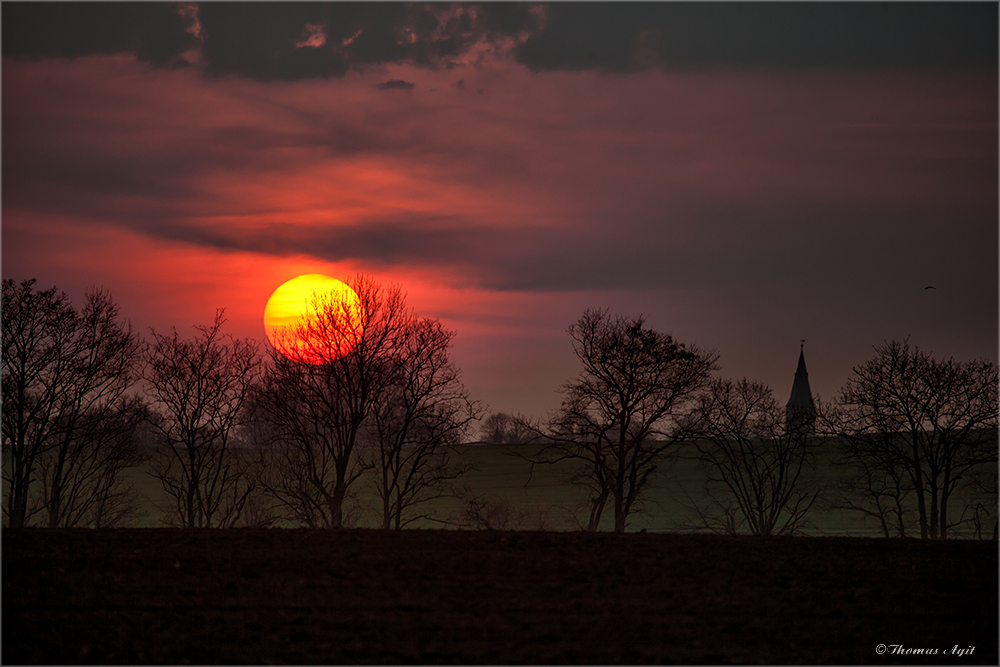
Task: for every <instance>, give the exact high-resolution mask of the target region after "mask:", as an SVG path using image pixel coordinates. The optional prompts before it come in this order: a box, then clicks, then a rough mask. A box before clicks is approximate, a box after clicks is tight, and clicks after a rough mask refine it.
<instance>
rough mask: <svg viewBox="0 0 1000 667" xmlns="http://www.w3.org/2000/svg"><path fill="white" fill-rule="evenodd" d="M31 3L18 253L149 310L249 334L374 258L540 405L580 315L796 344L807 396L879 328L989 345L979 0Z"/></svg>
mask: <svg viewBox="0 0 1000 667" xmlns="http://www.w3.org/2000/svg"><path fill="white" fill-rule="evenodd" d="M39 7H45V8H48V9H47V11H41V10H39V9H38V8H37V7H35V6H34V5H32V4H31V3H24V4H19V3H15V4H11V3H7V4H5V5H4V6H3V12H4V14H3V18H4V21H3V30H4V42H3V49H4V59H3V77H2V85H3V91H2V92H3V127H2V129H3V136H2V145H3V164H2V167H3V169H2V174H3V272H4V277H15V278H24V277H38V278H39V280H40V284H41V285H42V286H44V287H47V286H49V285H50V284H53V283H55V284H58V285H59V286H60V287H61V288H64V289H67V290H69V291H70V292H71V295H73V294H76V295H77V296H79V295H80V294H82V290H83V288H84V287H86V286H89V285H93V284H104V285H105V286H107V287H110V288H112V289H113V291H114V293H115V295H116V297H117V298H119V299H120V300H121V301H122V305H123V309H124V310H125V312H127V313H128V314H129V315H130V316H131V317H133V318H134V319H135V320H136V322H137V323H138V324H139V326H140V327H146V326H155V327H157V328H159V329H163V328H164V327H169V326H172V325H177V326H178V327H180V328H184V327H186V326H189V325H190V324H195V323H201V322H204V321H207V319H208V318H210V317H211V315H212V313H213V312H214V309H215V308H216V307H218V306H226V307H228V308H229V309H230V310H229V315H230V318H231V321H232V323H233V325H234V327H235V328H236V330H237V332H238V333H240V334H241V335H253V336H258V337H259V336H260V335H261V334H262V329H261V324H260V311H261V309H262V308H263V303H264V302H265V301H266V298H267V296H268V295H269V293H270V290H272V289H273V288H274V287H275V286H276V285H277V284H280V282H283V281H284V280H287V279H288V278H290V277H293V276H294V275H297V274H298V273H311V272H326V273H331V274H332V275H349V274H350V273H352V272H354V271H357V270H363V271H367V272H371V273H373V274H375V275H376V276H377V277H379V278H380V279H383V280H395V281H399V282H401V283H402V284H403V285H404V286H405V287H406V289H407V290H408V291H409V292H410V294H411V297H412V302H413V304H414V306H415V307H417V308H418V310H420V311H421V312H422V313H424V314H428V315H433V316H439V317H442V318H443V319H444V320H445V321H446V324H447V325H448V326H450V327H453V328H456V329H457V330H458V331H459V333H460V336H459V339H458V341H459V342H458V343H457V345H458V347H457V348H456V355H457V361H459V363H460V364H461V365H462V367H463V369H465V370H466V373H467V378H468V381H469V384H470V386H471V387H474V388H476V391H479V392H482V393H481V394H480V395H481V396H483V397H484V398H486V400H487V401H488V402H490V403H492V404H493V405H494V408H495V409H501V410H503V409H507V410H512V409H519V410H522V411H525V412H528V413H535V414H540V413H541V412H544V408H547V407H552V404H553V402H557V400H558V396H557V395H556V394H555V393H554V389H555V388H556V387H558V386H559V384H560V383H561V382H563V381H564V380H565V379H567V377H568V374H570V373H572V372H574V370H573V369H574V366H573V359H572V354H571V351H570V349H569V347H568V343H567V341H566V338H565V335H564V331H565V327H566V326H567V325H568V324H569V323H570V322H571V321H573V320H574V319H575V318H576V317H578V316H579V313H580V312H582V310H583V309H584V308H588V307H609V308H612V309H614V310H617V311H619V312H624V313H629V314H638V313H640V312H645V313H646V314H648V315H649V316H650V322H651V324H652V325H653V326H656V327H658V328H661V329H664V330H667V331H671V332H673V333H674V334H676V335H677V336H678V337H679V338H681V339H686V340H693V341H694V342H696V343H698V344H700V345H703V346H706V347H716V348H718V349H719V350H720V351H721V352H722V353H723V363H724V364H725V367H726V371H725V372H726V374H728V375H737V376H738V375H741V374H746V375H749V376H751V377H755V378H757V379H761V380H764V381H766V382H771V383H772V384H773V385H774V386H775V387H776V388H777V389H780V388H782V387H783V386H784V385H785V384H787V383H788V382H790V379H791V373H792V372H793V371H794V362H795V359H796V356H797V353H798V348H797V342H798V340H799V339H800V338H803V337H805V338H806V339H807V340H808V341H809V343H808V344H807V351H808V350H809V349H810V347H809V346H814V347H812V349H814V350H816V353H815V356H811V357H810V371H811V372H812V373H813V375H812V378H811V379H812V380H813V382H814V384H813V386H814V389H817V390H819V391H820V392H821V393H822V394H823V395H824V396H829V395H831V394H832V393H833V391H835V390H836V388H837V387H838V386H839V383H840V382H841V381H842V380H843V378H844V377H846V374H847V373H848V371H849V369H850V367H851V366H852V365H853V364H855V363H858V362H860V361H861V360H863V358H864V356H865V355H866V354H867V353H868V352H869V350H870V346H871V345H872V344H876V343H879V342H880V341H881V340H882V339H883V338H885V337H888V338H893V337H897V338H898V337H903V336H906V335H911V334H912V335H913V336H914V342H915V343H917V344H920V345H923V346H927V347H930V348H931V349H933V350H935V351H937V352H939V353H943V354H954V355H956V356H982V355H992V356H993V357H995V354H996V319H997V302H998V294H997V284H998V281H997V246H998V239H997V226H996V220H997V215H998V206H997V200H998V187H997V183H998V168H997V144H998V132H997V116H998V108H997V75H996V59H995V56H996V49H997V47H996V34H995V29H993V30H990V31H983V30H981V29H980V28H979V27H976V26H973V23H976V22H978V21H979V19H981V18H983V17H984V16H985V18H987V19H988V18H990V16H992V19H991V20H992V23H991V24H990V25H992V26H993V28H995V25H996V5H995V4H970V5H965V4H963V5H951V6H947V7H946V6H944V5H936V4H935V5H924V4H920V5H916V4H906V5H894V4H890V5H888V6H887V7H885V8H883V7H882V6H881V5H853V4H852V5H847V4H845V5H839V4H838V5H826V4H823V5H816V6H815V8H814V6H813V5H806V4H802V5H799V4H795V5H792V4H782V5H770V4H755V3H750V4H745V5H744V4H740V5H738V6H730V5H722V4H717V3H705V4H691V5H687V4H684V5H681V4H673V3H667V4H658V3H656V4H654V3H648V4H647V3H643V4H635V5H603V4H594V5H591V4H584V5H572V4H555V5H548V6H534V5H514V4H503V3H499V4H489V5H484V6H482V7H480V6H476V5H431V6H424V5H420V6H415V5H414V6H410V5H398V4H378V3H375V4H362V5H348V4H342V3H333V4H330V5H320V4H311V3H310V4H301V5H277V4H274V5H272V4H256V3H255V4H253V5H238V4H232V3H211V4H206V5H203V6H200V7H195V6H193V5H182V6H170V5H161V4H150V5H133V4H123V5H117V4H109V5H106V6H98V5H91V4H86V5H79V6H78V7H77V8H74V7H72V6H69V5H67V6H62V5H39ZM165 9H169V10H170V11H165ZM98 19H101V20H98ZM859 19H864V20H859ZM102 21H103V23H102ZM977 25H978V23H977ZM810 26H812V27H810ZM15 28H17V30H15ZM8 33H10V35H12V37H11V39H10V40H8ZM15 33H16V34H15ZM986 33H989V34H988V35H987V34H986ZM807 42H808V44H806V43H807ZM156 45H159V46H156ZM810 45H811V46H810ZM800 47H801V48H800ZM989 49H992V60H991V61H990V62H985V64H984V58H983V54H984V53H985V52H986V51H987V50H989ZM887 65H892V66H891V67H887ZM924 65H933V66H931V67H925V66H924ZM927 284H934V285H936V286H937V287H938V290H936V291H934V292H933V293H929V292H925V291H924V290H923V287H924V286H925V285H927ZM74 290H76V292H74ZM789 350H790V352H789ZM786 353H788V362H787V364H786V365H782V363H783V362H781V361H780V360H781V359H783V357H782V356H781V355H783V354H786ZM776 360H779V361H776ZM525 378H527V379H525ZM526 383H527V384H526ZM779 393H781V392H780V391H779ZM537 406H542V408H538V407H537Z"/></svg>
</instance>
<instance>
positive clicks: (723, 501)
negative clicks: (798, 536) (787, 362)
mask: <svg viewBox="0 0 1000 667" xmlns="http://www.w3.org/2000/svg"><path fill="white" fill-rule="evenodd" d="M695 414H696V417H695V418H696V424H697V426H696V429H697V435H698V438H699V439H698V440H697V441H696V446H697V451H698V458H699V460H700V461H701V463H702V465H703V467H704V469H705V471H706V485H707V494H706V495H707V497H709V498H711V499H712V500H713V501H714V502H715V503H716V504H717V505H718V507H719V508H720V509H721V510H722V512H721V515H717V516H712V514H711V513H709V512H703V513H702V517H703V519H705V520H707V522H708V523H709V525H710V526H713V527H716V528H718V527H720V526H721V527H722V532H733V533H736V532H742V531H744V530H746V531H747V532H749V533H750V534H752V535H774V534H778V535H780V534H787V533H795V532H797V531H798V530H799V529H800V528H801V527H802V526H803V524H804V523H805V521H806V515H807V513H808V511H809V509H810V508H811V507H812V506H813V504H814V503H815V502H816V498H817V497H818V496H819V488H818V485H817V484H816V481H815V480H814V479H808V475H809V472H810V468H811V466H812V464H813V461H814V456H813V453H812V449H813V445H814V444H815V439H814V438H812V437H810V433H809V431H810V430H811V429H807V428H795V427H794V426H792V427H787V426H786V420H785V411H784V410H783V409H782V407H781V406H780V405H778V402H777V401H776V400H775V398H774V393H773V392H772V391H771V389H770V388H769V387H767V386H766V385H763V384H761V383H759V382H752V381H749V380H747V379H745V378H744V379H742V380H739V381H735V382H734V381H732V380H722V379H717V380H713V381H712V383H711V385H710V388H709V391H708V392H707V393H706V394H704V395H703V396H702V397H701V399H700V401H699V403H698V408H697V411H696V413H695Z"/></svg>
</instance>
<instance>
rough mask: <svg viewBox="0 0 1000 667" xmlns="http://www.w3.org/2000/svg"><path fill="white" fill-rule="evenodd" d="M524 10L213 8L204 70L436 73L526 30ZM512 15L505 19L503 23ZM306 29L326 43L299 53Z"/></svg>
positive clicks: (204, 19) (257, 75)
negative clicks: (417, 68)
mask: <svg viewBox="0 0 1000 667" xmlns="http://www.w3.org/2000/svg"><path fill="white" fill-rule="evenodd" d="M518 12H520V13H521V14H523V15H524V17H530V14H529V13H528V9H527V8H526V7H525V8H521V9H518V8H511V9H506V10H501V11H497V10H493V9H491V10H484V9H482V8H479V7H477V6H475V5H449V4H421V5H416V4H403V3H388V2H385V3H383V2H375V3H341V2H334V3H294V2H293V3H267V2H259V3H258V2H252V3H241V2H215V3H203V4H202V5H201V6H200V18H201V24H202V28H203V36H204V40H205V43H204V49H203V55H204V57H205V62H206V66H205V70H206V72H207V73H209V74H214V75H224V74H236V75H239V76H243V77H249V78H254V79H260V80H279V79H280V80H294V79H303V78H312V77H329V76H342V75H343V74H345V73H346V72H347V71H348V70H349V69H350V68H352V67H357V68H363V67H365V66H367V65H375V64H382V63H399V62H404V61H409V62H414V63H416V64H418V65H425V66H436V65H438V64H441V63H443V62H444V61H446V60H447V59H449V58H453V57H456V56H459V55H461V54H463V53H465V52H466V51H468V49H469V47H471V46H472V45H473V44H476V43H479V42H481V41H483V40H492V39H496V38H497V37H499V36H502V35H504V34H508V33H506V32H504V31H506V30H516V29H519V28H520V27H521V26H522V25H524V24H525V19H524V18H520V19H519V18H517V17H516V16H513V15H516V14H518ZM508 14H510V16H508ZM307 25H321V26H323V28H324V31H325V33H324V34H325V35H326V43H325V44H324V46H322V47H320V48H301V47H298V46H296V44H297V43H299V41H300V40H301V37H302V34H303V31H304V29H305V27H306V26H307Z"/></svg>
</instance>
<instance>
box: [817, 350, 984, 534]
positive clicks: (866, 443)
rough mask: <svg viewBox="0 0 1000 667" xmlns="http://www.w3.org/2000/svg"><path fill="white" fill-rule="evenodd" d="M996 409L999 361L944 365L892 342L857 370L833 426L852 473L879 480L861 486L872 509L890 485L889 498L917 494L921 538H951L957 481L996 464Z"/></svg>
mask: <svg viewBox="0 0 1000 667" xmlns="http://www.w3.org/2000/svg"><path fill="white" fill-rule="evenodd" d="M997 409H998V405H997V367H996V365H995V364H994V363H993V362H990V361H986V360H974V361H967V362H959V361H956V360H955V359H953V358H948V359H945V360H943V361H939V360H937V359H935V358H934V357H932V356H931V355H930V354H929V353H927V352H924V351H922V350H920V349H918V348H916V347H910V345H909V342H908V341H906V340H904V341H903V342H902V343H900V342H898V341H892V342H888V343H885V344H884V345H882V346H879V347H876V348H875V355H874V356H873V357H872V358H871V359H869V360H868V361H866V362H865V363H864V364H861V365H859V366H856V367H855V368H854V373H853V375H852V376H851V377H850V378H849V379H848V381H847V383H846V384H845V386H844V387H843V388H842V389H841V392H840V394H839V395H838V397H837V401H836V413H835V415H834V416H833V418H832V419H833V421H832V427H833V428H834V429H835V431H836V432H837V434H838V435H839V436H840V438H841V440H842V442H843V447H844V456H845V459H846V460H847V462H849V463H850V464H851V465H852V467H853V469H854V470H863V471H872V472H870V473H866V474H867V475H869V479H871V476H872V475H874V476H875V479H876V480H877V481H879V484H880V486H878V487H876V488H874V489H873V488H872V487H871V486H870V485H862V488H868V489H869V490H868V492H867V493H868V497H869V500H870V502H871V503H872V504H876V503H878V502H881V497H883V496H884V495H885V493H886V492H885V491H884V490H882V489H884V488H885V486H886V485H885V481H886V480H888V481H890V482H891V486H889V489H890V494H891V495H895V496H903V495H907V496H909V495H912V496H914V497H915V499H916V504H917V519H918V523H919V526H920V536H921V537H922V538H924V539H928V538H929V539H946V538H947V536H948V531H949V529H950V528H951V527H952V525H953V524H952V523H951V522H950V520H949V518H948V510H949V501H950V500H951V498H952V495H953V493H954V491H955V489H956V487H957V486H958V484H959V482H960V481H961V480H962V479H963V478H964V477H966V476H967V475H969V473H970V472H971V471H973V470H974V469H975V468H977V467H979V466H982V465H986V464H990V463H996V461H997ZM994 472H995V470H994ZM899 507H902V505H901V504H900V505H899ZM900 511H901V510H900ZM900 526H901V527H902V520H901V519H900ZM900 532H902V529H901V530H900Z"/></svg>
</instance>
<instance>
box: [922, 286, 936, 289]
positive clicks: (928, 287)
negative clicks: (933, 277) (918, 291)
mask: <svg viewBox="0 0 1000 667" xmlns="http://www.w3.org/2000/svg"><path fill="white" fill-rule="evenodd" d="M924 289H925V290H929V289H937V287H934V285H928V286H927V287H925V288H924Z"/></svg>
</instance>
